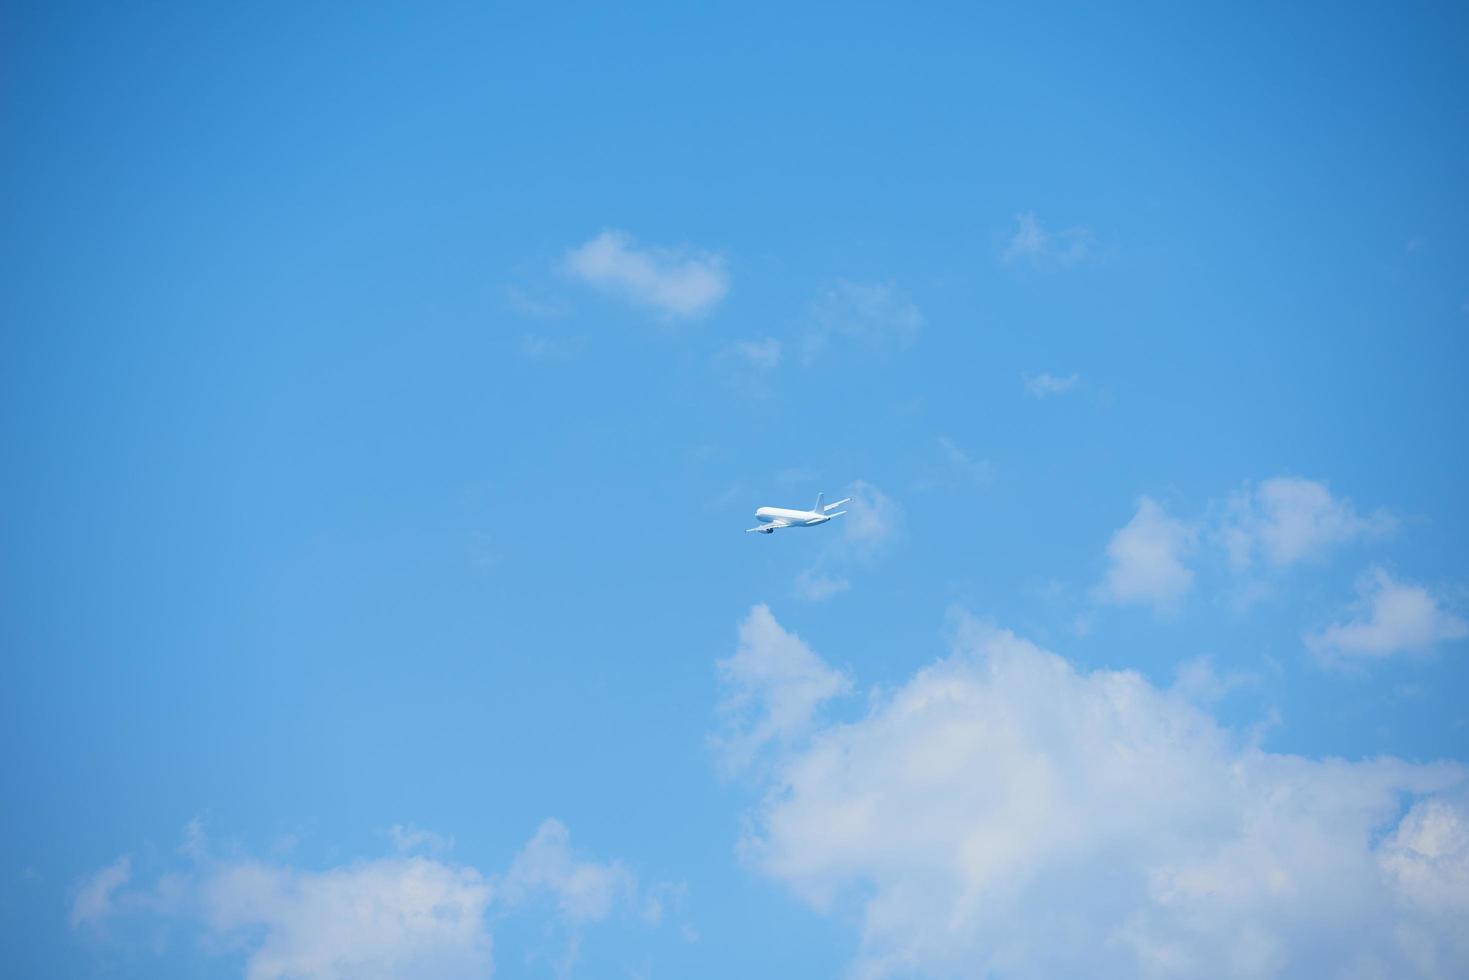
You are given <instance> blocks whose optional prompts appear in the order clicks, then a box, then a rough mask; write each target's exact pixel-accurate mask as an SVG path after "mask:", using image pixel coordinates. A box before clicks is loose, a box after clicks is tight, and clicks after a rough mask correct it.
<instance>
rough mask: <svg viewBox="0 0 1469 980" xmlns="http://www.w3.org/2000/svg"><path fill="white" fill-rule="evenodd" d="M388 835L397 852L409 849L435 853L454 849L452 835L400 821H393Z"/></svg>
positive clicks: (405, 851) (402, 852)
mask: <svg viewBox="0 0 1469 980" xmlns="http://www.w3.org/2000/svg"><path fill="white" fill-rule="evenodd" d="M388 836H389V837H390V838H391V839H392V841H393V850H395V851H397V852H398V853H399V854H407V853H409V852H411V851H427V852H428V853H430V854H437V853H441V852H444V851H452V850H453V849H454V838H453V837H446V836H444V835H443V834H436V833H434V832H433V831H432V830H424V829H423V828H422V827H405V826H403V825H402V824H400V823H395V824H393V826H392V827H391V828H389V830H388Z"/></svg>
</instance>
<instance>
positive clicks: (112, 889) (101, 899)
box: [71, 819, 664, 980]
mask: <svg viewBox="0 0 1469 980" xmlns="http://www.w3.org/2000/svg"><path fill="white" fill-rule="evenodd" d="M188 837H189V845H188V846H187V847H185V848H181V849H180V853H181V854H184V855H185V856H186V857H187V858H188V859H189V862H190V863H189V865H188V866H187V867H186V868H185V869H183V870H172V871H168V872H166V873H163V874H161V875H159V876H158V878H157V880H156V882H155V883H154V884H153V885H151V886H146V887H141V886H140V887H135V888H131V889H129V888H127V887H126V886H127V885H128V883H129V882H130V881H131V864H130V861H129V859H128V858H121V859H119V860H118V861H116V862H114V863H113V864H111V865H108V866H107V867H105V868H103V869H102V870H101V871H99V872H97V873H96V874H94V875H91V876H89V877H88V878H87V879H86V880H85V881H84V882H83V883H82V885H81V887H80V888H79V890H78V892H77V896H76V900H75V901H74V902H73V905H72V910H71V922H72V925H73V926H74V927H75V926H81V925H87V924H97V923H101V922H103V921H109V920H124V921H133V920H136V919H137V918H138V917H147V918H148V919H149V920H153V921H157V920H169V921H180V922H191V923H194V924H196V925H197V926H198V927H199V928H200V929H201V930H202V932H203V935H204V937H205V938H206V940H207V942H206V943H205V944H204V946H205V948H208V949H212V950H214V951H215V952H234V951H240V950H243V951H244V953H245V957H246V960H245V977H246V978H247V980H349V978H350V980H357V978H367V980H393V978H415V977H445V978H450V980H453V978H470V977H478V978H483V977H487V976H489V975H490V974H491V972H492V966H493V964H492V960H491V950H492V937H491V934H490V930H489V925H488V920H487V913H488V912H489V911H491V910H492V909H500V910H509V909H514V908H517V907H519V906H522V905H526V904H528V903H531V902H533V901H535V900H537V899H539V898H548V899H550V900H551V902H552V903H553V904H554V905H555V907H556V909H557V914H558V916H559V917H560V919H561V920H562V921H564V922H565V923H566V925H567V926H568V927H573V928H574V927H576V926H579V925H581V924H584V923H588V922H595V921H599V920H601V919H604V918H606V917H607V916H608V914H609V913H610V912H611V911H612V910H613V909H614V908H616V907H619V905H622V904H626V905H627V906H628V907H633V906H635V905H636V902H637V892H638V882H637V878H636V876H635V875H634V874H633V873H632V872H631V871H630V870H629V869H628V868H626V867H625V866H624V865H622V864H621V863H620V862H615V861H614V862H610V863H599V862H596V861H592V860H588V859H582V858H578V857H576V856H575V855H574V854H573V852H572V851H571V847H570V841H569V837H568V834H567V831H566V828H565V826H563V825H562V824H561V823H560V822H559V821H557V820H554V819H552V820H547V821H545V822H544V823H543V824H542V825H541V826H540V828H539V829H538V830H537V831H536V834H535V836H534V837H532V838H531V840H530V841H529V842H528V843H527V844H526V845H525V847H524V848H523V849H522V850H521V851H520V852H519V854H517V855H516V857H515V859H514V860H513V861H512V862H511V865H510V868H509V870H508V871H506V872H505V873H504V874H503V875H493V874H486V873H484V872H481V871H480V870H478V869H476V868H474V867H470V866H468V865H462V864H455V863H452V862H448V861H444V860H439V859H435V858H429V857H425V856H420V855H412V854H409V853H407V852H409V851H412V850H417V849H421V848H425V847H433V848H446V847H447V846H449V845H448V841H447V839H446V838H444V837H441V836H439V835H437V834H433V833H431V832H428V831H422V830H414V829H404V828H403V827H402V826H401V825H397V826H394V827H393V828H392V837H393V843H394V847H395V849H396V850H397V851H399V852H400V853H398V854H397V855H394V856H391V857H384V858H377V859H371V860H358V861H352V862H349V863H346V864H342V865H338V866H335V867H329V868H326V869H324V870H315V869H309V868H301V867H296V866H293V865H290V864H287V863H282V862H279V861H264V860H259V859H256V858H253V857H248V856H246V857H241V856H231V857H227V858H221V857H217V856H215V855H213V854H212V853H211V852H210V849H209V847H208V843H207V841H206V840H205V839H204V837H203V834H202V828H201V827H200V826H199V825H198V823H197V822H194V823H191V825H190V831H189V833H188ZM663 888H664V886H662V885H660V886H658V887H657V888H655V892H657V891H659V890H660V889H663ZM574 949H575V941H573V953H574Z"/></svg>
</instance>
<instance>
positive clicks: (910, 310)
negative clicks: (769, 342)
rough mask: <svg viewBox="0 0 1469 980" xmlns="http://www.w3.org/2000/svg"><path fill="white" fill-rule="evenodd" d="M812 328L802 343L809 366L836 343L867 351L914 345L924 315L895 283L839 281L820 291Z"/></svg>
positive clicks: (813, 305)
mask: <svg viewBox="0 0 1469 980" xmlns="http://www.w3.org/2000/svg"><path fill="white" fill-rule="evenodd" d="M808 314H809V317H808V318H809V320H810V322H811V328H810V330H808V331H807V333H806V337H805V340H804V343H803V354H804V356H805V359H806V360H807V361H808V362H809V361H811V360H814V359H815V358H816V357H817V356H819V355H820V354H821V353H822V352H823V351H824V350H826V348H827V347H828V346H829V345H830V344H832V343H833V342H841V343H852V344H857V345H859V346H861V347H864V348H866V349H868V350H884V349H891V348H902V347H907V346H908V345H910V344H912V343H913V341H914V340H916V339H917V337H918V332H919V330H921V329H922V328H923V322H924V321H923V312H922V311H921V310H920V309H919V308H918V306H917V305H916V304H915V303H914V302H913V301H912V300H911V299H909V298H908V297H907V296H906V295H905V294H903V293H902V292H901V291H900V290H899V289H898V288H897V287H896V286H894V285H893V284H892V283H882V282H877V283H861V282H850V281H848V280H845V279H839V280H837V281H836V282H834V283H832V284H831V285H830V286H828V287H826V288H825V289H823V290H822V291H821V294H820V295H819V296H817V298H816V299H815V300H814V301H813V302H812V303H811V306H810V309H809V311H808Z"/></svg>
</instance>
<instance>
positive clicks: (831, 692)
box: [711, 604, 851, 772]
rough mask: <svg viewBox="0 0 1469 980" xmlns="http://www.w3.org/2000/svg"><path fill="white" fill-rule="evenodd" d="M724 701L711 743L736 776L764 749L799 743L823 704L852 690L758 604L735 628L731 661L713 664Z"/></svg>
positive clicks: (767, 609)
mask: <svg viewBox="0 0 1469 980" xmlns="http://www.w3.org/2000/svg"><path fill="white" fill-rule="evenodd" d="M715 669H716V670H717V671H718V673H719V682H720V687H721V689H722V692H723V696H722V698H721V700H720V703H719V715H720V718H721V722H722V724H721V728H720V731H719V733H718V734H717V735H715V736H713V737H712V738H711V742H712V744H713V746H714V748H715V750H716V751H717V752H718V754H719V756H720V759H721V761H722V763H723V765H724V767H725V768H726V769H727V770H729V771H732V772H733V771H738V770H740V769H744V768H745V767H747V766H749V765H750V764H751V763H752V762H753V761H754V760H755V758H756V757H757V756H759V755H760V754H761V753H762V752H763V751H764V750H765V749H767V748H769V747H772V746H776V747H778V746H781V745H785V744H788V743H790V742H792V741H793V740H795V739H797V738H799V737H800V736H801V735H802V734H803V733H804V732H805V731H806V730H807V728H808V727H809V726H810V724H811V719H812V713H813V712H814V711H815V710H816V708H817V706H819V705H820V704H821V703H822V702H824V701H828V700H830V699H831V698H833V697H836V696H837V695H838V694H844V693H846V692H847V691H848V690H850V688H851V682H850V681H848V680H847V678H846V677H845V676H843V675H842V673H841V672H840V671H837V670H833V669H832V668H831V667H828V666H827V665H826V663H825V662H824V661H822V659H821V658H820V657H818V656H816V654H814V653H812V652H811V648H810V647H808V646H807V645H806V644H805V643H803V642H802V641H801V638H800V637H799V636H796V634H794V633H788V632H786V631H785V630H784V629H782V628H781V626H780V624H779V623H777V622H776V621H775V616H774V615H772V614H771V612H770V607H768V606H766V605H763V604H762V605H758V606H756V607H755V608H753V609H751V610H750V614H749V615H748V616H747V617H745V620H744V622H742V623H740V626H739V646H738V647H737V648H736V650H735V653H734V656H732V657H729V658H728V659H726V660H720V661H719V662H718V663H716V664H715Z"/></svg>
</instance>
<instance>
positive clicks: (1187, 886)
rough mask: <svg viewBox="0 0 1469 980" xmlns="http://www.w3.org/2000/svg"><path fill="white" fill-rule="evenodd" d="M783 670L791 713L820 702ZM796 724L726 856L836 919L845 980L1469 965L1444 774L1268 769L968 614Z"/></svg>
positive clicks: (1233, 740) (1301, 761) (1194, 716)
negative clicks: (838, 718) (845, 955)
mask: <svg viewBox="0 0 1469 980" xmlns="http://www.w3.org/2000/svg"><path fill="white" fill-rule="evenodd" d="M766 628H767V629H771V630H777V629H779V627H778V625H776V624H775V623H774V622H773V620H771V621H769V622H767V623H766ZM800 659H801V662H802V664H803V668H802V670H801V672H800V673H799V675H798V676H797V679H796V681H795V685H796V688H797V690H798V691H799V692H800V693H799V694H798V695H797V700H798V702H799V710H798V711H797V712H796V713H797V714H799V715H800V716H801V717H802V718H809V717H810V716H811V711H812V709H813V706H814V704H815V703H817V702H819V700H820V699H822V698H824V697H832V696H835V695H836V694H839V693H841V692H840V689H839V688H838V687H837V686H835V685H832V684H826V685H820V686H817V687H815V688H812V687H811V686H810V685H809V684H808V683H807V682H805V681H804V678H805V677H808V676H811V675H815V676H823V674H824V671H823V666H824V665H823V663H822V661H821V660H820V658H819V657H816V655H815V654H814V653H812V652H811V651H810V650H809V649H806V648H804V647H803V648H802V652H801V658H800ZM825 673H826V674H828V675H830V674H834V672H833V671H831V669H830V668H829V667H827V668H825ZM763 683H764V685H765V687H766V688H767V691H766V694H765V695H764V696H765V697H766V698H769V699H778V698H779V697H780V695H779V693H778V688H779V686H780V685H781V683H782V682H781V680H780V679H779V677H778V676H777V675H774V674H766V675H765V680H764V682H763ZM802 731H803V734H802V735H801V736H800V737H796V738H790V739H787V740H785V742H784V743H783V748H782V751H780V752H778V753H775V754H774V755H772V756H770V757H768V759H767V761H765V762H764V763H763V764H762V765H761V766H759V767H758V770H757V772H758V775H760V776H763V778H764V779H765V780H767V787H768V788H767V793H766V795H765V797H764V800H763V802H762V803H761V804H760V805H759V806H758V808H757V809H756V811H755V812H754V813H753V814H752V815H751V817H752V819H751V824H750V830H749V833H748V835H747V836H746V837H745V839H744V840H743V841H742V844H741V852H742V854H743V856H744V857H745V858H746V859H747V861H748V862H749V863H750V864H751V865H752V866H753V867H754V868H756V869H758V870H759V871H760V872H762V873H764V874H766V875H768V876H770V877H772V878H774V879H776V880H778V881H780V882H782V883H784V884H785V885H787V886H788V887H790V888H791V889H792V890H793V891H794V892H795V894H796V895H798V896H799V897H800V898H802V899H803V900H805V901H806V902H808V903H810V904H811V905H812V906H813V907H814V908H815V909H817V910H823V911H830V912H833V913H839V914H842V915H845V914H846V913H845V911H843V910H846V909H849V908H855V909H857V910H858V912H859V917H860V922H861V938H860V943H859V945H858V949H857V954H856V962H855V964H854V967H853V970H852V972H853V974H854V975H855V976H859V977H887V976H914V975H918V976H1006V977H1017V978H1026V977H1075V976H1170V977H1217V976H1252V977H1264V976H1348V975H1350V976H1382V977H1389V976H1391V977H1399V976H1444V977H1447V976H1451V975H1462V974H1463V973H1464V972H1465V971H1466V970H1469V931H1466V930H1465V929H1464V928H1463V925H1462V923H1463V921H1464V920H1463V911H1464V908H1465V903H1466V894H1469V892H1466V887H1469V875H1466V870H1465V868H1466V843H1465V837H1466V827H1469V807H1466V805H1465V802H1464V796H1463V791H1464V787H1465V786H1466V784H1469V770H1466V769H1465V768H1464V767H1463V766H1460V765H1458V764H1454V763H1437V764H1428V765H1425V764H1413V763H1407V762H1401V761H1398V760H1395V759H1389V758H1380V759H1374V760H1370V761H1364V762H1347V761H1343V760H1339V759H1321V760H1318V759H1311V758H1304V757H1300V756H1290V755H1282V754H1276V753H1271V752H1266V751H1263V750H1262V749H1261V748H1259V747H1258V746H1256V745H1254V744H1251V742H1250V741H1249V740H1246V739H1241V738H1240V737H1239V736H1237V735H1236V734H1234V733H1232V732H1231V731H1229V730H1227V729H1225V728H1223V727H1221V726H1220V725H1219V724H1218V723H1217V722H1216V721H1215V720H1214V718H1213V717H1211V716H1210V715H1209V714H1208V713H1207V712H1206V711H1205V710H1204V709H1203V708H1201V707H1200V706H1199V705H1198V704H1197V703H1196V702H1194V701H1193V700H1191V699H1189V698H1187V697H1185V696H1183V695H1181V694H1180V693H1178V692H1174V691H1169V690H1161V689H1158V688H1155V687H1154V686H1152V685H1151V684H1150V683H1149V682H1148V681H1147V680H1145V679H1144V678H1142V677H1141V676H1139V675H1137V674H1135V673H1132V672H1129V671H1107V670H1098V671H1094V672H1090V673H1084V672H1081V671H1078V670H1077V669H1075V668H1074V667H1072V666H1071V665H1070V664H1069V663H1068V662H1067V661H1065V660H1063V659H1062V658H1060V657H1058V656H1056V655H1054V654H1051V653H1048V652H1046V651H1044V650H1041V649H1040V648H1038V647H1036V646H1034V645H1033V644H1031V643H1028V642H1026V641H1025V640H1022V639H1020V638H1017V637H1016V636H1014V635H1013V634H1011V633H1009V632H1007V631H1004V630H999V629H995V628H993V627H989V626H987V625H984V624H981V623H978V622H976V621H974V620H973V619H971V618H969V617H966V616H960V617H958V623H957V628H956V639H955V642H954V648H953V650H952V652H951V653H950V655H949V656H947V657H945V658H943V659H941V660H939V661H937V662H935V663H933V664H932V665H930V666H929V667H927V668H925V669H923V670H921V671H919V672H918V673H917V674H916V675H914V676H913V677H912V678H910V679H909V680H908V681H907V682H906V683H904V684H902V685H900V686H898V687H897V688H896V689H894V690H892V691H891V692H890V693H888V694H885V695H881V696H879V697H877V698H875V699H874V700H872V701H871V703H870V704H869V705H868V707H867V710H866V711H865V713H864V714H862V715H861V716H860V717H858V718H857V719H856V720H853V721H848V722H845V723H828V724H824V725H821V724H808V725H807V727H805V728H804V729H803V730H802ZM1405 809H1406V813H1405V812H1404V810H1405Z"/></svg>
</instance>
